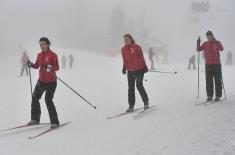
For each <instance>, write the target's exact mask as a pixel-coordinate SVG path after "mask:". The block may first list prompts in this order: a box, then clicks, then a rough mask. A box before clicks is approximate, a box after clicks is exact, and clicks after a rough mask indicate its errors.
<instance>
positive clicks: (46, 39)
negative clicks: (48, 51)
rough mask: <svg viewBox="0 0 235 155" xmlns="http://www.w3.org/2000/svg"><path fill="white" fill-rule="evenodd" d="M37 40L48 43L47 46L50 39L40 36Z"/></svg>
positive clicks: (49, 43)
mask: <svg viewBox="0 0 235 155" xmlns="http://www.w3.org/2000/svg"><path fill="white" fill-rule="evenodd" d="M39 42H45V43H46V44H47V45H49V46H50V45H51V42H50V40H49V39H48V38H46V37H42V38H40V40H39Z"/></svg>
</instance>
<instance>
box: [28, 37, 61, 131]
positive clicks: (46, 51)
mask: <svg viewBox="0 0 235 155" xmlns="http://www.w3.org/2000/svg"><path fill="white" fill-rule="evenodd" d="M39 43H40V47H41V50H42V52H40V53H39V54H38V56H37V60H36V63H35V64H34V63H32V62H30V61H29V60H28V62H27V63H28V65H29V66H30V67H32V68H34V69H38V68H39V79H38V82H37V85H36V87H35V89H34V92H33V96H32V105H31V121H30V122H29V123H28V125H36V124H39V123H40V115H41V108H40V103H39V100H40V99H41V97H42V95H43V93H44V92H46V95H45V101H46V105H47V109H48V112H49V116H50V122H51V128H57V127H59V120H58V116H57V112H56V108H55V105H54V102H53V97H54V93H55V90H56V86H57V79H56V76H55V72H56V71H58V70H59V64H58V58H57V55H56V54H55V53H54V52H52V51H51V50H50V41H49V39H48V38H44V37H43V38H41V39H40V41H39Z"/></svg>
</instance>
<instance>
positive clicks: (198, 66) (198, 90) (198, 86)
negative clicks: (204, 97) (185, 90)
mask: <svg viewBox="0 0 235 155" xmlns="http://www.w3.org/2000/svg"><path fill="white" fill-rule="evenodd" d="M197 59H198V60H197V61H198V62H197V63H198V64H197V98H199V93H200V52H198V58H197Z"/></svg>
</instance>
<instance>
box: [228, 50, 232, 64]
mask: <svg viewBox="0 0 235 155" xmlns="http://www.w3.org/2000/svg"><path fill="white" fill-rule="evenodd" d="M226 57H227V58H226V65H233V54H232V52H231V51H228V53H227V55H226Z"/></svg>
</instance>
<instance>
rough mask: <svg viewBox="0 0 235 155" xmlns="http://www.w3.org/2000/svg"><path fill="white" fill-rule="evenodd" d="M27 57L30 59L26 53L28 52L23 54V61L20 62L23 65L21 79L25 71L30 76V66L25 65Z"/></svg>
mask: <svg viewBox="0 0 235 155" xmlns="http://www.w3.org/2000/svg"><path fill="white" fill-rule="evenodd" d="M26 57H28V55H27V53H26V52H23V55H22V57H21V60H20V63H21V64H22V67H21V72H20V77H22V76H23V74H24V71H25V73H26V75H27V76H28V75H29V72H28V66H27V64H25V63H24V59H25V58H26Z"/></svg>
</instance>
